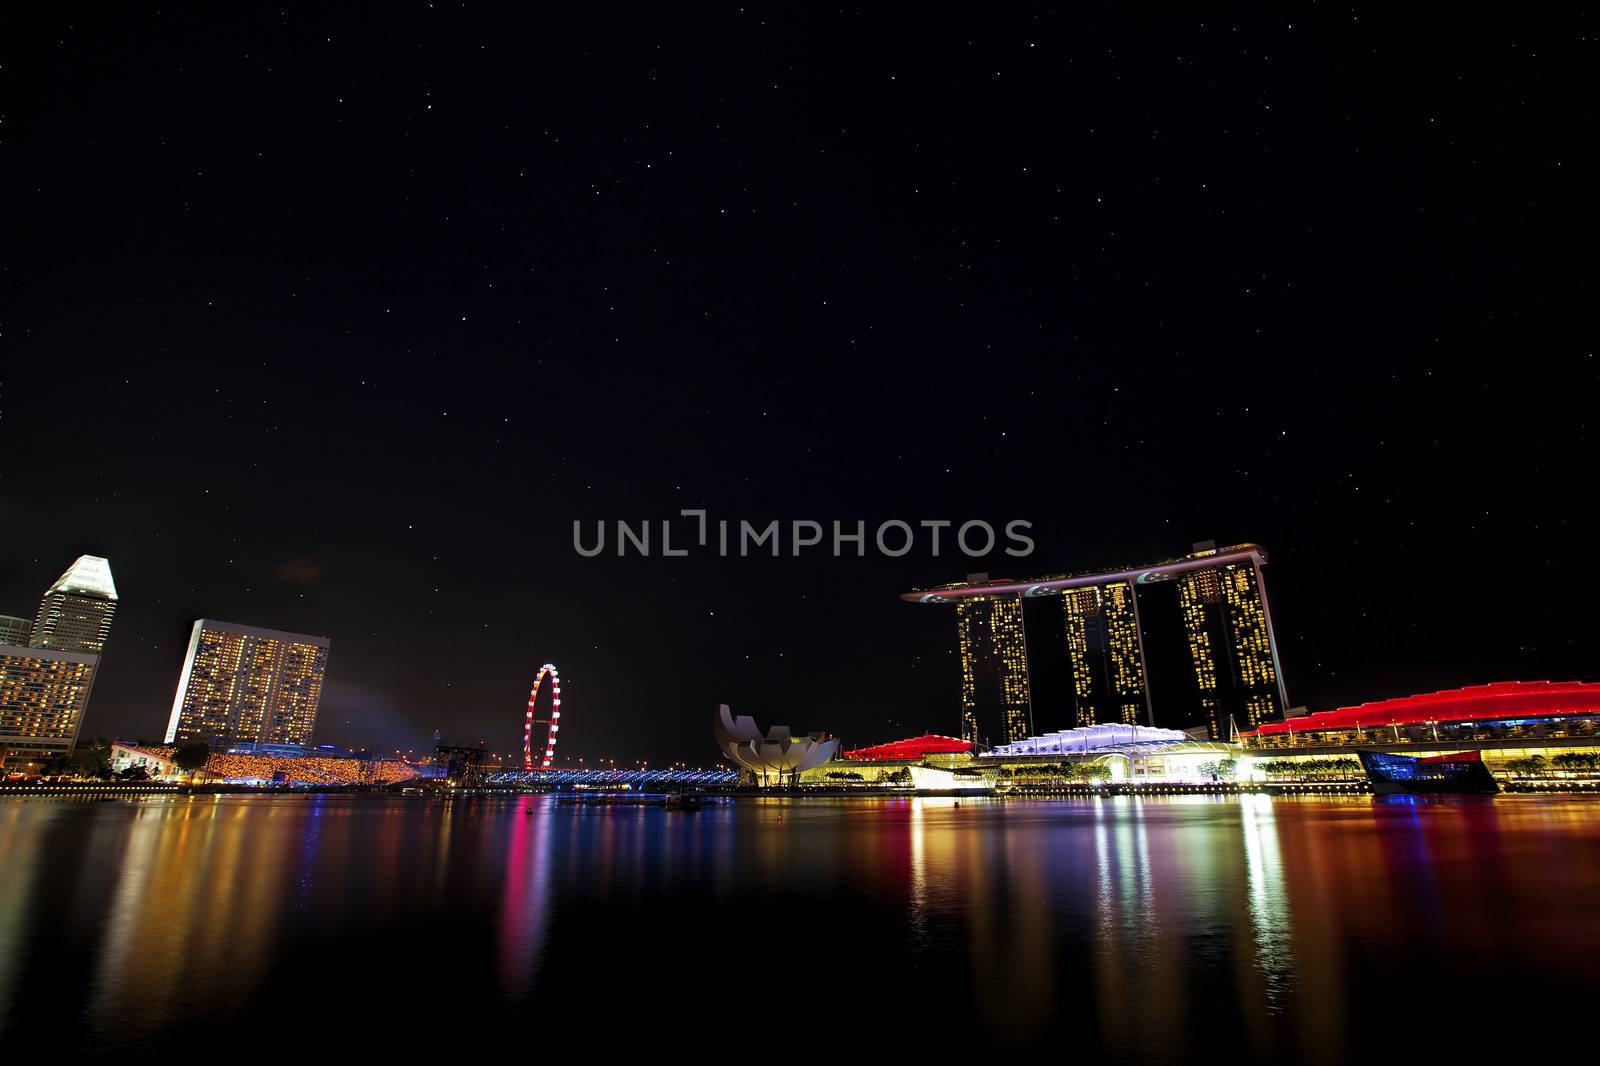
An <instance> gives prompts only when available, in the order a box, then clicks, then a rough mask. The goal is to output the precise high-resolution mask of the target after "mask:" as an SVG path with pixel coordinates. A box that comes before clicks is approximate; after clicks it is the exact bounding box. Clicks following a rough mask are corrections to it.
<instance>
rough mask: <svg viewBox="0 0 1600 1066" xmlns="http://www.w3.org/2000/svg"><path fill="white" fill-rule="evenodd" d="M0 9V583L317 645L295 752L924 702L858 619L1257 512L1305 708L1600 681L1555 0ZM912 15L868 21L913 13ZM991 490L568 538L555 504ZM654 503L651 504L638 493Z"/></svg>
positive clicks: (811, 502)
mask: <svg viewBox="0 0 1600 1066" xmlns="http://www.w3.org/2000/svg"><path fill="white" fill-rule="evenodd" d="M34 6H35V7H37V8H39V9H40V10H35V11H33V12H32V13H31V14H29V15H27V16H26V18H27V19H29V20H31V21H19V19H21V18H22V17H23V16H22V14H21V13H20V12H10V13H8V14H7V16H6V20H7V23H8V25H7V26H6V27H5V29H4V31H3V32H0V108H3V112H0V183H3V193H4V196H5V203H6V207H7V209H6V211H5V212H4V221H3V223H0V225H3V227H4V230H3V234H4V235H3V238H0V269H3V271H4V275H3V278H4V285H3V293H0V301H3V303H0V311H3V316H0V362H3V366H4V370H3V372H0V445H3V450H4V453H5V456H6V459H5V461H4V462H3V463H0V528H3V529H4V531H5V536H4V539H3V544H4V551H3V552H0V613H12V614H30V615H31V614H32V613H33V610H34V608H35V606H36V604H37V601H38V597H39V595H40V593H41V592H42V591H43V589H44V587H45V586H46V585H47V584H48V583H49V582H50V581H51V580H53V579H54V578H55V577H56V575H57V574H58V573H60V571H61V570H62V569H64V567H65V566H66V565H67V564H68V563H69V562H70V561H71V560H72V559H73V558H74V557H75V556H76V555H78V554H81V553H94V554H101V555H105V556H107V557H109V558H110V560H111V565H112V568H113V572H114V574H115V576H116V579H117V584H118V587H119V590H120V592H121V596H122V606H121V609H120V613H119V615H118V617H117V620H116V623H115V626H114V628H113V631H112V634H111V640H110V645H109V648H108V652H107V655H106V658H105V661H104V663H103V665H102V670H101V675H100V678H99V680H98V681H97V685H96V690H95V693H94V699H93V702H92V704H91V706H90V709H89V715H88V720H87V722H86V725H85V731H84V735H85V736H117V737H151V736H157V735H159V733H160V732H161V730H162V728H163V727H164V724H165V720H166V716H167V712H168V709H169V707H170V704H171V700H172V694H173V689H174V687H175V684H176V680H177V675H178V670H179V667H180V665H181V661H182V655H183V650H184V644H185V640H186V637H187V633H188V629H189V626H190V624H191V623H192V621H193V620H194V619H195V618H197V617H201V616H207V617H216V618H221V619H225V620H229V621H235V622H244V623H248V624H255V625H262V626H269V627H273V628H280V629H288V630H293V631H299V632H310V633H318V634H324V635H327V636H329V637H330V638H331V639H332V642H333V647H332V652H331V656H330V661H329V673H328V679H327V686H326V690H325V693H324V698H323V704H322V710H321V715H320V718H319V721H318V726H317V735H316V739H317V740H319V741H325V742H333V743H341V744H370V745H375V746H379V747H400V748H418V747H421V746H423V745H424V744H426V743H427V738H428V734H429V733H430V732H431V731H432V730H433V729H436V728H437V729H441V730H442V731H443V732H444V734H445V735H446V737H447V738H450V739H452V740H457V741H462V742H472V741H478V740H483V741H485V742H487V743H488V744H489V746H490V747H492V748H495V749H496V750H510V749H513V748H515V747H517V746H518V745H519V744H520V724H521V713H522V704H523V702H524V700H525V698H526V691H527V685H528V684H529V682H530V681H531V680H532V677H533V674H534V672H535V670H536V669H537V667H538V665H539V664H540V663H542V662H545V661H553V662H555V663H557V664H558V665H559V666H560V668H561V670H562V673H563V679H564V693H563V695H564V701H563V703H564V710H565V711H567V712H568V713H567V715H566V717H565V719H564V724H565V725H566V729H565V730H564V732H563V741H562V744H563V752H564V754H568V755H572V756H577V755H583V756H585V757H587V758H595V757H600V756H610V757H614V758H618V759H629V760H631V759H635V758H649V759H652V760H663V761H664V760H684V761H688V762H693V763H706V762H710V761H711V759H712V758H713V756H714V750H713V748H712V746H711V743H710V739H709V728H708V726H709V719H710V715H711V713H712V710H713V709H714V706H715V704H716V703H718V702H721V701H727V702H731V703H732V704H733V705H734V707H735V708H736V709H737V710H738V711H740V712H747V713H753V714H755V715H756V716H757V718H758V720H761V721H763V722H765V723H769V724H770V723H774V722H788V723H790V724H792V725H793V726H794V727H795V728H796V729H827V730H830V731H833V732H835V733H838V734H841V735H843V736H844V737H845V738H846V739H847V741H849V742H852V743H858V742H859V743H867V742H874V741H879V740H885V739H890V738H893V737H896V736H904V735H908V734H911V733H915V732H921V731H924V730H932V731H938V732H953V731H955V730H956V728H957V703H958V699H957V660H956V655H955V624H954V619H953V616H952V614H951V613H950V612H948V611H946V610H939V609H935V608H931V607H919V606H914V605H910V604H906V603H902V602H900V601H899V599H898V598H897V597H898V594H899V593H901V592H903V591H906V590H908V589H910V588H912V587H916V586H922V585H928V584H933V583H939V582H943V581H949V580H957V579H960V578H961V577H962V576H963V575H965V574H967V573H969V572H975V571H981V570H987V571H990V572H992V573H994V574H996V575H997V576H998V575H1004V576H1014V577H1027V576H1033V575H1035V574H1039V573H1050V572H1060V571H1068V570H1082V569H1088V568H1093V567H1098V566H1113V565H1121V564H1131V563H1140V562H1146V561H1150V560H1153V559H1159V558H1165V557H1170V556H1173V555H1176V554H1179V553H1181V552H1184V551H1186V550H1188V548H1189V546H1190V544H1191V543H1192V542H1195V541H1199V540H1204V539H1213V538H1214V539H1216V540H1217V541H1219V542H1222V543H1229V542H1237V541H1254V542H1257V543H1260V544H1262V545H1264V546H1265V547H1266V549H1267V550H1268V552H1269V553H1270V556H1271V564H1270V566H1269V567H1268V570H1267V577H1268V582H1269V588H1270V590H1271V593H1272V597H1273V610H1274V616H1275V620H1276V622H1277V625H1278V629H1279V636H1280V641H1281V647H1282V653H1283V658H1284V664H1285V675H1286V678H1287V682H1288V687H1289V693H1290V698H1291V702H1293V703H1298V704H1309V705H1310V706H1312V707H1326V706H1334V705H1338V704H1340V703H1347V702H1353V701H1358V700H1362V699H1372V698H1382V697H1386V696H1392V695H1400V694H1405V693H1408V692H1414V691H1419V690H1426V689H1431V688H1437V687H1444V686H1453V685H1458V684H1467V683H1474V682H1486V681H1497V680H1510V679H1543V678H1558V679H1566V678H1581V679H1586V680H1600V666H1597V664H1596V660H1595V651H1594V649H1595V647H1596V638H1597V636H1600V631H1597V630H1600V626H1597V624H1596V620H1595V619H1596V612H1595V611H1594V609H1593V603H1594V593H1595V591H1596V590H1595V589H1594V577H1593V574H1594V567H1593V566H1592V565H1591V558H1592V552H1593V536H1592V524H1591V521H1590V520H1589V519H1588V517H1587V516H1588V509H1589V497H1590V496H1592V494H1593V484H1594V454H1595V449H1594V446H1593V440H1592V435H1593V431H1592V426H1591V420H1592V418H1593V416H1594V411H1595V401H1596V399H1597V392H1600V390H1597V387H1596V386H1597V380H1596V379H1597V366H1596V361H1595V356H1594V336H1593V314H1592V302H1593V296H1592V293H1593V263H1594V247H1595V243H1594V236H1595V225H1594V223H1595V218H1594V211H1595V208H1594V202H1595V201H1594V189H1595V188H1597V187H1600V184H1597V182H1596V180H1595V179H1596V175H1595V173H1594V169H1595V168H1594V165H1593V163H1592V160H1591V158H1590V156H1589V154H1588V152H1587V151H1586V150H1585V147H1584V146H1585V145H1587V146H1590V147H1591V148H1592V145H1593V144H1594V143H1595V132H1596V131H1595V128H1594V125H1595V121H1594V110H1593V107H1592V106H1591V105H1592V89H1591V87H1590V85H1589V83H1588V80H1587V78H1586V77H1585V76H1584V75H1585V72H1586V71H1592V70H1593V69H1594V66H1595V63H1596V60H1597V58H1600V57H1597V56H1596V54H1595V53H1596V47H1597V46H1596V41H1597V37H1596V33H1597V28H1596V26H1595V25H1594V22H1593V19H1592V18H1589V17H1586V16H1581V15H1578V14H1553V13H1541V12H1537V11H1530V10H1527V9H1526V7H1527V6H1526V5H1505V6H1503V7H1501V8H1499V9H1498V10H1497V11H1493V12H1486V13H1484V14H1483V15H1482V16H1481V17H1474V18H1472V19H1468V18H1465V17H1462V18H1445V19H1435V18H1433V17H1431V16H1430V17H1429V18H1428V19H1427V20H1426V21H1415V22H1413V21H1400V20H1404V19H1409V18H1411V17H1412V16H1411V15H1407V14H1404V13H1397V12H1395V11H1394V10H1392V8H1393V5H1371V6H1368V5H1355V6H1352V5H1348V4H1344V5H1333V4H1312V5H1303V4H1280V5H1272V6H1271V8H1270V10H1267V9H1262V10H1255V11H1251V10H1250V9H1243V8H1237V7H1235V8H1230V9H1228V10H1227V11H1226V12H1223V11H1220V10H1219V11H1212V12H1209V13H1207V12H1203V11H1200V10H1198V9H1186V11H1185V13H1184V14H1183V15H1182V16H1181V17H1174V18H1171V19H1168V18H1165V17H1159V18H1158V17H1156V16H1155V15H1154V14H1152V13H1149V12H1144V11H1142V10H1136V9H1132V8H1129V7H1127V6H1126V5H1107V6H1104V7H1098V6H1092V5H1054V6H1029V5H1015V6H1014V7H1010V8H1008V9H1007V10H1004V11H999V10H983V9H978V8H973V9H968V10H966V11H964V12H961V13H959V14H955V15H951V16H948V17H946V16H943V15H935V14H930V13H929V12H927V11H926V10H921V9H906V10H901V11H892V10H878V11H873V10H868V9H856V8H845V9H829V10H818V9H815V5H802V4H793V5H784V6H779V7H771V8H767V7H762V6H759V5H754V4H746V5H742V6H739V5H733V6H730V5H721V4H707V5H688V6H685V5H670V6H667V7H658V8H656V9H655V10H649V9H646V10H642V11H632V12H626V13H625V12H623V11H621V10H607V9H604V8H602V7H601V6H600V5H593V4H550V5H540V4H530V5H521V6H519V7H518V8H517V9H516V10H515V12H513V13H507V12H505V11H501V10H498V9H496V7H495V6H493V5H489V4H480V3H445V2H435V3H431V4H430V3H397V4H389V5H380V6H374V7H370V8H362V9H352V10H346V11H337V12H336V11H328V10H324V7H323V5H297V4H274V5H262V6H258V7H250V8H249V9H248V10H245V9H244V8H245V7H246V5H222V6H215V7H211V8H202V7H201V6H200V5H167V4H162V5H119V6H118V7H116V8H115V9H111V8H107V9H99V10H97V9H94V8H92V7H83V8H74V7H71V6H69V5H34ZM913 10H914V11H915V13H914V14H913V13H911V11H913ZM681 508H705V509H706V510H707V511H708V512H709V514H710V517H711V518H712V519H713V520H716V519H718V518H728V519H732V520H735V521H737V520H741V519H744V520H749V521H752V522H757V523H764V522H766V521H769V520H771V519H779V520H782V521H785V522H787V521H791V520H794V519H814V520H818V521H822V522H824V523H830V522H832V521H834V520H839V521H842V522H845V523H846V524H847V526H851V525H853V524H854V523H855V522H856V521H858V520H859V521H864V522H866V523H868V525H869V529H870V528H871V526H873V525H875V524H876V523H878V522H882V521H884V520H886V519H891V518H900V519H903V520H907V521H912V522H915V521H919V520H922V519H949V520H952V521H956V522H960V521H964V520H968V519H974V518H979V519H984V520H986V521H989V522H991V523H994V524H995V525H997V526H998V525H1000V524H1003V523H1004V522H1007V521H1010V520H1013V519H1022V520H1027V521H1029V522H1031V523H1032V530H1031V535H1032V537H1033V539H1034V541H1035V545H1036V547H1035V551H1034V554H1033V555H1032V556H1031V557H1030V558H1028V559H1024V560H1015V559H1009V558H1006V557H1004V556H1003V555H998V554H997V555H996V557H995V558H992V559H989V560H973V559H967V558H965V557H963V556H960V555H953V554H950V553H948V551H947V552H946V553H945V554H942V555H941V556H939V557H934V556H933V555H932V554H931V553H930V551H929V550H928V549H927V545H926V542H925V541H924V542H923V543H922V544H920V545H919V547H918V549H917V550H915V551H913V552H912V553H910V554H908V555H906V556H905V557H903V558H885V557H883V556H879V555H877V554H876V553H872V554H869V555H868V557H866V558H856V557H854V556H851V557H846V558H842V559H835V558H832V557H831V556H830V555H829V554H828V553H826V552H822V551H815V552H810V553H807V554H804V555H802V556H800V557H792V556H785V557H783V558H779V559H773V558H770V557H762V558H745V559H739V558H732V559H725V558H719V557H717V556H716V555H715V554H714V553H703V552H702V553H695V554H692V555H691V556H690V557H686V558H671V559H667V558H661V557H659V556H654V557H650V558H639V557H628V558H617V557H616V556H615V555H614V554H608V555H606V556H604V557H598V558H593V559H587V558H582V557H580V556H579V555H578V554H577V553H576V552H575V551H574V550H573V546H572V527H573V523H574V521H581V522H584V523H589V524H590V525H589V527H588V528H591V529H592V523H594V522H597V521H606V522H614V521H616V520H619V519H620V520H625V521H630V522H635V523H636V522H639V521H642V520H649V521H652V522H659V521H660V520H662V519H669V518H673V517H675V516H676V515H677V514H678V511H679V509H681ZM680 521H681V520H680Z"/></svg>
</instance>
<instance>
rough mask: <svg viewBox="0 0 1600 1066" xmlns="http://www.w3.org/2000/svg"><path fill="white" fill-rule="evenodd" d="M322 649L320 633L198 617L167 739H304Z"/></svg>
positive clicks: (313, 715) (323, 664) (317, 694)
mask: <svg viewBox="0 0 1600 1066" xmlns="http://www.w3.org/2000/svg"><path fill="white" fill-rule="evenodd" d="M328 646H329V641H328V638H326V637H311V636H305V635H303V634H300V633H282V632H279V631H278V630H276V629H258V628H256V627H254V626H242V625H235V624H234V623H232V622H218V621H216V620H215V619H210V618H202V619H200V620H199V621H197V622H195V624H194V629H193V631H192V632H191V633H190V635H189V650H188V653H187V654H186V655H185V656H184V659H183V672H182V673H181V674H180V675H179V677H178V692H177V695H176V696H174V697H173V700H172V714H171V716H170V717H169V718H168V719H167V735H166V743H168V744H177V743H184V742H186V741H194V740H203V741H205V742H206V743H208V744H211V745H213V746H214V747H222V746H225V745H228V744H234V743H240V742H257V743H264V744H308V743H310V741H311V729H312V727H313V726H314V725H315V724H316V721H317V704H318V702H320V701H321V699H322V675H323V672H324V671H325V670H326V669H327V666H328Z"/></svg>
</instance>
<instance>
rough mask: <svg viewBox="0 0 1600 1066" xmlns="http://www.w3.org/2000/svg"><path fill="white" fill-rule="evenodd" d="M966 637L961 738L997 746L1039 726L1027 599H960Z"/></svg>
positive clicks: (962, 634) (963, 636) (959, 627)
mask: <svg viewBox="0 0 1600 1066" xmlns="http://www.w3.org/2000/svg"><path fill="white" fill-rule="evenodd" d="M956 627H957V630H958V633H959V637H960V641H961V739H963V740H970V741H974V742H976V743H979V744H982V745H985V746H993V745H995V744H1006V743H1009V742H1011V741H1013V740H1022V739H1024V738H1025V737H1027V736H1028V734H1029V733H1030V732H1031V731H1032V729H1033V705H1032V700H1031V697H1030V694H1029V690H1028V644H1027V639H1026V637H1025V635H1024V633H1023V629H1022V601H1021V600H1020V599H1019V598H1017V597H1016V596H994V597H988V596H982V597H973V598H970V599H963V600H960V601H959V602H957V604H956Z"/></svg>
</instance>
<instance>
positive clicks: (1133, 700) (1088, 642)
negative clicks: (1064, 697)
mask: <svg viewBox="0 0 1600 1066" xmlns="http://www.w3.org/2000/svg"><path fill="white" fill-rule="evenodd" d="M1061 609H1062V612H1063V613H1064V614H1065V616H1066V623H1067V653H1068V656H1069V657H1070V659H1071V662H1072V687H1073V693H1074V696H1075V697H1076V701H1077V708H1076V712H1077V713H1076V715H1075V717H1074V720H1075V722H1076V724H1077V725H1094V724H1095V723H1097V722H1125V723H1127V724H1129V725H1134V724H1136V723H1138V722H1140V721H1144V722H1145V723H1146V724H1149V721H1148V719H1149V707H1148V705H1147V704H1146V702H1145V681H1144V651H1143V647H1142V639H1141V637H1140V634H1139V610H1138V605H1137V604H1136V603H1135V601H1134V591H1133V586H1132V585H1131V584H1129V583H1128V582H1126V581H1119V582H1116V583H1115V584H1110V585H1089V586H1086V587H1084V588H1075V589H1067V590H1066V591H1065V592H1063V593H1062V594H1061Z"/></svg>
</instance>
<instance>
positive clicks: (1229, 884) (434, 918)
mask: <svg viewBox="0 0 1600 1066" xmlns="http://www.w3.org/2000/svg"><path fill="white" fill-rule="evenodd" d="M1597 949H1600V803H1597V802H1595V801H1594V800H1592V799H1583V798H1571V799H1569V798H1563V797H1532V796H1527V797H1524V796H1502V797H1498V798H1494V799H1476V798H1474V799H1435V800H1424V801H1409V800H1404V799H1401V800H1384V799H1372V798H1367V797H1348V798H1339V799H1328V800H1306V799H1278V800H1269V799H1267V798H1265V797H1244V798H1222V799H1214V798H1210V797H1181V798H1179V797H1175V798H1170V799H1143V800H1140V799H1131V798H1120V799H1111V800H1061V801H1041V800H1025V801H1009V802H1008V801H981V800H972V799H967V800H963V801H961V805H960V806H959V807H957V806H955V805H954V803H953V802H952V801H950V800H933V799H929V800H905V799H895V800H822V799H810V800H798V801H785V800H760V801H758V800H740V801H738V802H736V803H729V804H725V805H717V806H713V807H709V808H707V809H706V810H703V811H700V812H698V813H677V812H671V811H666V810H663V809H660V808H649V807H613V808H603V809H596V808H581V807H575V806H571V805H564V804H558V803H556V802H554V801H553V800H552V799H550V798H548V797H536V796H526V797H507V798H468V799H456V800H449V801H446V800H440V799H421V798H384V797H373V796H290V797H193V798H189V797H157V798H150V799H147V800H143V801H139V802H126V801H121V802H116V803H100V802H90V801H76V800H74V801H44V800H8V801H0V1049H3V1050H6V1051H11V1050H23V1049H29V1048H33V1047H46V1048H49V1049H51V1050H53V1051H75V1050H85V1051H90V1052H100V1053H114V1054H116V1055H117V1056H118V1057H122V1058H128V1057H143V1056H145V1055H150V1056H161V1057H170V1056H172V1055H174V1054H186V1053H194V1054H200V1055H204V1056H205V1057H208V1058H210V1057H212V1056H222V1055H226V1056H228V1057H243V1058H260V1057H272V1058H282V1057H284V1056H290V1055H292V1056H295V1057H296V1058H300V1057H303V1056H305V1055H307V1054H322V1053H332V1052H338V1051H341V1050H354V1051H358V1052H360V1053H362V1054H364V1055H379V1054H382V1055H396V1054H403V1055H415V1054H419V1053H424V1052H444V1053H448V1054H451V1055H452V1056H453V1057H454V1058H466V1057H483V1058H503V1057H504V1055H505V1054H506V1053H507V1052H510V1051H513V1049H516V1050H515V1053H516V1054H517V1055H518V1057H519V1058H531V1057H533V1056H534V1055H536V1054H538V1053H540V1052H541V1051H547V1052H549V1053H551V1054H556V1053H558V1052H560V1053H562V1054H568V1053H576V1051H578V1050H588V1051H590V1052H594V1053H600V1054H605V1053H609V1052H621V1051H637V1050H648V1051H654V1052H658V1053H663V1054H674V1055H694V1056H696V1057H704V1056H707V1055H712V1056H718V1057H726V1058H729V1059H733V1058H735V1057H739V1058H743V1057H746V1056H748V1055H750V1054H752V1053H756V1052H759V1053H760V1054H763V1055H765V1054H767V1053H768V1052H770V1051H773V1050H775V1049H781V1048H784V1047H793V1048H795V1049H797V1050H801V1051H806V1050H811V1051H815V1052H816V1053H819V1054H826V1055H830V1056H831V1055H834V1054H850V1055H862V1054H866V1053H869V1052H888V1053H895V1054H904V1055H911V1056H916V1057H918V1058H923V1057H927V1056H930V1055H934V1056H936V1057H938V1058H940V1059H941V1060H942V1059H944V1058H947V1057H948V1056H949V1055H950V1054H952V1053H959V1052H960V1051H962V1050H963V1049H966V1048H977V1047H987V1046H991V1045H1002V1046H1004V1047H1010V1048H1014V1049H1017V1050H1022V1049H1029V1048H1037V1049H1041V1050H1046V1049H1047V1050H1048V1051H1049V1053H1051V1054H1054V1055H1057V1056H1064V1057H1070V1058H1075V1059H1091V1060H1092V1059H1101V1058H1110V1059H1124V1060H1149V1059H1161V1060H1168V1061H1170V1060H1174V1059H1207V1060H1210V1059H1215V1058H1218V1057H1232V1058H1254V1059H1267V1058H1282V1057H1294V1058H1299V1059H1307V1060H1314V1061H1339V1060H1343V1059H1349V1058H1352V1057H1355V1056H1360V1055H1390V1054H1393V1053H1395V1052H1396V1051H1397V1050H1399V1049H1401V1048H1403V1047H1405V1046H1407V1045H1418V1046H1421V1045H1425V1044H1426V1043H1427V1042H1429V1041H1431V1040H1434V1039H1435V1038H1438V1037H1445V1038H1447V1039H1448V1040H1450V1041H1454V1040H1456V1039H1458V1038H1460V1037H1461V1036H1462V1034H1464V1033H1468V1032H1470V1033H1472V1034H1474V1035H1473V1036H1472V1037H1471V1042H1472V1043H1473V1045H1474V1046H1475V1047H1477V1048H1479V1049H1486V1048H1488V1047H1489V1046H1490V1045H1489V1044H1486V1043H1483V1041H1485V1040H1488V1039H1490V1036H1489V1035H1488V1033H1487V1032H1486V1030H1485V1027H1486V1026H1487V1027H1488V1029H1489V1031H1493V1030H1495V1029H1496V1027H1499V1028H1500V1029H1502V1030H1504V1031H1519V1030H1520V1031H1524V1032H1526V1031H1528V1027H1529V1026H1533V1027H1534V1028H1535V1029H1540V1030H1543V1029H1546V1028H1548V1026H1550V1025H1552V1024H1553V1025H1555V1026H1557V1028H1558V1029H1559V1028H1560V1027H1562V1026H1572V1025H1575V1024H1578V1023H1579V1022H1580V1020H1581V1019H1583V1018H1585V1017H1586V1013H1585V1009H1586V1008H1587V1007H1588V1004H1589V1003H1590V1002H1591V1001H1592V1000H1593V997H1594V992H1595V990H1596V988H1597V986H1600V981H1597V978H1600V951H1597ZM1573 1031H1574V1032H1576V1030H1573ZM1545 1039H1546V1038H1541V1042H1543V1041H1544V1040H1545ZM827 1044H832V1045H837V1046H836V1047H832V1048H828V1047H824V1046H822V1045H827Z"/></svg>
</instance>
